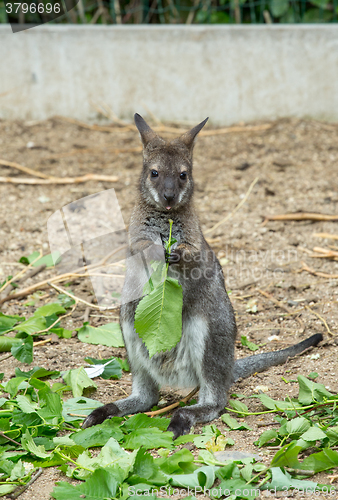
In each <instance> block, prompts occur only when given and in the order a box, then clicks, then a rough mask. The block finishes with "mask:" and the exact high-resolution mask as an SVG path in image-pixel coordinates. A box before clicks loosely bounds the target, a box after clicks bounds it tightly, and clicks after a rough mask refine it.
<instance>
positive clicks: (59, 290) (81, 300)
mask: <svg viewBox="0 0 338 500" xmlns="http://www.w3.org/2000/svg"><path fill="white" fill-rule="evenodd" d="M47 284H48V285H49V286H51V287H52V288H54V289H55V290H56V291H58V292H59V293H64V294H65V295H68V297H70V298H72V299H74V300H75V302H76V301H78V302H82V304H86V306H90V307H92V308H93V309H100V310H102V309H108V308H101V307H100V306H96V305H94V304H91V303H90V302H87V301H86V300H84V299H80V297H76V295H73V294H72V293H69V292H67V291H66V290H64V289H63V288H61V287H59V286H56V285H54V284H53V283H51V282H50V281H48V283H47ZM114 309H115V308H114Z"/></svg>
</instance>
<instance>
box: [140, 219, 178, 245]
mask: <svg viewBox="0 0 338 500" xmlns="http://www.w3.org/2000/svg"><path fill="white" fill-rule="evenodd" d="M173 221H174V222H173V227H172V234H171V237H172V239H175V240H176V241H177V243H178V244H179V243H182V242H184V241H185V232H186V231H185V225H184V224H183V223H182V221H181V220H180V218H178V217H173ZM144 227H145V230H146V231H147V232H148V234H149V232H151V233H152V235H153V237H154V240H155V239H157V238H158V237H160V238H161V241H162V243H163V244H164V242H165V241H168V240H169V221H168V217H159V216H158V215H157V216H155V215H154V216H152V215H149V216H148V217H146V219H145V221H144Z"/></svg>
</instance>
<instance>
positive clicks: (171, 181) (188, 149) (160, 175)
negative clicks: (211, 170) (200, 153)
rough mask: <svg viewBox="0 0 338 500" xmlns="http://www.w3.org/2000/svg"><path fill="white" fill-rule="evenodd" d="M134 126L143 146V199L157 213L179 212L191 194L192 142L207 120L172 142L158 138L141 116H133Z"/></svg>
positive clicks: (141, 183)
mask: <svg viewBox="0 0 338 500" xmlns="http://www.w3.org/2000/svg"><path fill="white" fill-rule="evenodd" d="M135 123H136V126H137V128H138V130H139V132H140V135H141V139H142V143H143V171H142V174H141V179H140V191H141V195H142V197H143V198H144V200H145V201H146V202H147V203H149V204H150V205H152V206H154V207H156V208H157V209H158V210H161V211H170V210H179V208H180V207H183V206H185V205H186V204H187V203H188V202H189V200H190V199H191V197H192V195H193V190H194V182H193V178H192V150H193V143H194V139H195V137H196V135H197V134H198V132H199V131H200V130H201V128H202V127H203V126H204V124H205V123H206V120H205V121H204V122H202V123H201V124H199V125H197V127H195V128H194V129H192V130H191V131H189V132H187V133H186V134H184V135H183V136H181V137H179V138H178V139H174V140H173V141H171V142H167V141H165V140H164V139H162V138H160V137H159V136H158V135H157V134H156V133H155V132H154V131H153V130H152V129H151V128H150V127H149V126H148V125H147V124H146V122H145V121H144V120H143V118H142V117H141V116H140V115H137V114H136V115H135Z"/></svg>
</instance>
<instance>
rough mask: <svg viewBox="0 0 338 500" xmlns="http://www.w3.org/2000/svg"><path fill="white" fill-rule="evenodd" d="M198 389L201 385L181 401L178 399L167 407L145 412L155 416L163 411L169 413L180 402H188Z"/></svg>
mask: <svg viewBox="0 0 338 500" xmlns="http://www.w3.org/2000/svg"><path fill="white" fill-rule="evenodd" d="M198 391H199V387H195V389H193V390H192V391H191V392H189V394H188V395H187V396H186V397H185V398H183V399H181V401H177V403H173V404H172V405H169V406H166V407H165V408H161V409H160V410H156V411H147V412H145V415H148V416H149V417H154V416H155V415H161V413H167V412H168V411H171V410H173V409H174V408H177V407H178V406H179V405H180V403H187V402H188V401H189V399H190V398H192V397H193V396H194V395H195V394H196V392H198Z"/></svg>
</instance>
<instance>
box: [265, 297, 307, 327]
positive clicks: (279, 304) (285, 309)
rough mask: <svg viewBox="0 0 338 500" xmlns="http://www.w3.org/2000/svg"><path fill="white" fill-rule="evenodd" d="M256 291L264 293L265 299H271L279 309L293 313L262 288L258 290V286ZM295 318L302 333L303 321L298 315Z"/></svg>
mask: <svg viewBox="0 0 338 500" xmlns="http://www.w3.org/2000/svg"><path fill="white" fill-rule="evenodd" d="M257 292H259V293H260V294H261V295H264V297H266V298H267V299H269V300H271V302H273V303H274V304H276V305H277V306H278V307H280V308H281V309H283V310H284V311H285V312H287V313H288V314H290V315H293V314H294V312H293V311H291V310H290V309H289V308H288V307H286V306H285V305H284V304H282V303H281V302H280V301H279V300H277V299H275V297H273V296H272V295H271V294H270V293H268V292H265V291H264V290H260V289H259V288H257ZM295 320H296V321H297V323H298V324H299V326H300V328H301V332H300V333H303V332H304V330H305V326H304V323H303V321H302V320H301V319H300V318H298V317H296V318H295Z"/></svg>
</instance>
